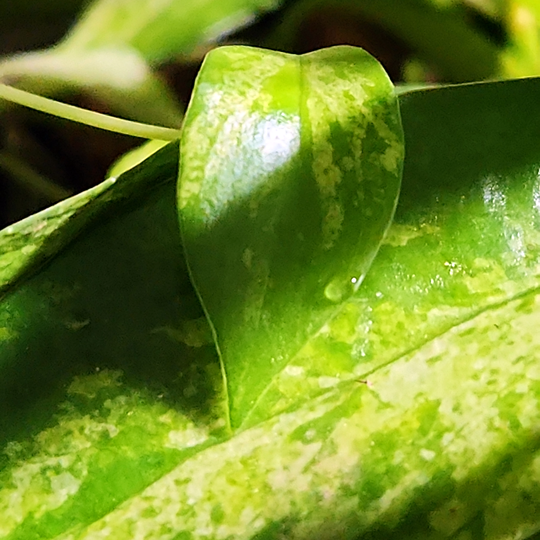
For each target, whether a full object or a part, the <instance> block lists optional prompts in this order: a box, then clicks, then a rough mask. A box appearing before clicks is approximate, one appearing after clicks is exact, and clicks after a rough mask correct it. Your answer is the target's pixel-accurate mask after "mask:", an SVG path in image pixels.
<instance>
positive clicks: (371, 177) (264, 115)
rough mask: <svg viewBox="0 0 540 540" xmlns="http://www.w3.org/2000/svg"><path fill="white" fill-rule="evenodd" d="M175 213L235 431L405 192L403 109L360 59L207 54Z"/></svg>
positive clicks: (342, 288) (186, 133)
mask: <svg viewBox="0 0 540 540" xmlns="http://www.w3.org/2000/svg"><path fill="white" fill-rule="evenodd" d="M181 148H182V149H181V155H182V160H181V164H180V180H179V183H180V184H179V212H180V219H181V225H182V236H183V242H184V249H185V251H186V254H187V261H188V265H189V268H190V270H191V275H192V279H193V281H194V284H195V286H196V288H197V290H198V292H199V294H200V296H201V299H202V303H203V306H204V307H205V309H206V311H207V314H208V316H209V319H210V322H211V324H212V325H213V328H214V330H215V333H216V338H217V344H218V348H219V351H220V354H221V358H222V361H223V366H224V372H225V376H226V379H227V389H228V395H229V400H230V409H231V423H232V425H233V427H238V426H240V425H241V424H242V422H243V421H244V419H245V418H246V416H248V415H249V413H250V411H251V409H252V408H253V407H254V406H255V404H256V402H257V400H258V399H259V398H260V397H261V395H262V394H263V392H264V390H265V388H266V387H268V384H269V381H271V379H272V377H274V376H275V375H276V374H277V373H279V372H280V371H281V370H282V369H283V367H284V366H286V365H287V364H288V363H289V362H290V361H291V358H292V357H293V356H294V355H295V354H296V353H297V352H298V350H299V349H300V348H301V347H302V346H303V345H304V344H305V343H306V342H307V340H308V339H309V338H310V337H311V336H313V335H314V334H315V333H317V332H318V331H319V330H320V329H321V327H322V326H323V325H324V324H325V323H326V322H327V321H328V320H329V319H330V318H331V317H332V316H333V315H334V314H335V312H336V310H337V306H339V305H340V303H341V302H343V301H344V300H345V299H346V298H347V297H349V296H350V295H351V294H352V293H353V292H354V291H355V290H357V289H358V287H359V286H360V284H361V282H362V280H363V278H364V276H365V274H366V272H367V270H368V268H369V265H370V264H371V261H372V260H373V257H374V255H375V253H376V252H377V249H378V247H379V245H380V242H381V241H382V238H383V235H384V233H385V231H386V229H387V227H388V226H389V224H390V222H391V219H392V216H393V213H394V209H395V204H396V200H397V196H398V193H399V186H400V181H401V171H402V160H403V135H402V130H401V124H400V119H399V112H398V106H397V98H396V97H395V95H394V92H393V87H392V85H391V83H390V81H389V80H388V78H387V76H386V74H385V73H384V71H383V70H382V68H381V67H380V65H379V64H378V63H377V61H376V60H375V59H373V58H372V57H371V56H370V55H368V54H367V53H366V52H364V51H362V50H361V49H355V48H353V47H335V48H330V49H325V50H322V51H318V52H316V53H311V54H308V55H304V56H293V55H285V54H282V53H275V52H269V51H261V50H258V49H251V48H246V47H224V48H221V49H217V50H215V51H213V52H212V53H210V54H209V55H208V57H207V59H206V60H205V64H204V65H203V67H202V69H201V73H200V75H199V77H198V81H197V84H196V88H195V92H194V96H193V98H192V101H191V104H190V108H189V113H188V114H187V116H186V120H185V124H184V128H183V134H182V145H181Z"/></svg>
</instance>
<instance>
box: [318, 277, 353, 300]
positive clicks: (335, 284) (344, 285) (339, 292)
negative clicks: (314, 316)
mask: <svg viewBox="0 0 540 540" xmlns="http://www.w3.org/2000/svg"><path fill="white" fill-rule="evenodd" d="M352 290H353V284H352V283H351V282H350V281H349V282H344V281H343V280H339V279H334V280H332V281H331V282H330V283H329V284H328V285H327V286H326V287H325V289H324V296H326V298H327V299H328V300H330V302H336V303H337V302H341V301H342V300H343V299H344V298H345V297H347V296H348V295H349V294H351V292H352Z"/></svg>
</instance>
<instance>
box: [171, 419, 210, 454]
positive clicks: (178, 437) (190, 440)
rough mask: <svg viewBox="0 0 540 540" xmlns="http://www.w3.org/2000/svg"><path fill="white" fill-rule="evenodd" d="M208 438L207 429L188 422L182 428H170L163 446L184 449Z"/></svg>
mask: <svg viewBox="0 0 540 540" xmlns="http://www.w3.org/2000/svg"><path fill="white" fill-rule="evenodd" d="M207 439H208V430H207V429H204V428H198V427H196V426H195V425H194V424H191V423H190V424H188V425H186V426H185V428H184V429H182V430H178V429H176V430H172V431H170V432H169V435H168V438H167V441H166V443H165V446H166V447H167V448H177V449H178V450H184V449H186V448H192V447H193V446H197V445H199V444H202V443H203V442H205V441H206V440H207Z"/></svg>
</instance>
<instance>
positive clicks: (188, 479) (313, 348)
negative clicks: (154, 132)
mask: <svg viewBox="0 0 540 540" xmlns="http://www.w3.org/2000/svg"><path fill="white" fill-rule="evenodd" d="M539 92H540V81H538V80H523V81H515V82H506V83H496V84H484V85H476V86H461V87H454V88H447V89H437V90H429V91H423V92H416V93H411V94H409V95H403V96H401V97H400V104H401V113H402V118H403V125H404V130H405V133H406V143H407V157H406V161H405V168H404V177H403V184H402V192H401V197H400V202H399V205H398V209H397V213H396V217H395V221H394V225H393V227H392V229H391V231H390V234H389V236H388V237H387V239H386V242H385V244H384V245H383V246H382V247H381V249H380V251H379V253H378V255H377V257H376V259H375V261H374V263H373V265H372V267H371V269H370V271H369V273H368V275H367V277H366V280H365V281H364V283H363V285H362V287H361V288H360V289H359V290H358V291H357V292H356V293H355V294H354V295H353V296H352V297H351V298H349V299H348V300H346V301H345V302H343V303H342V304H341V307H340V310H339V312H338V313H337V314H336V316H335V318H334V319H333V320H332V321H331V322H330V323H329V324H328V325H327V326H326V327H325V328H324V330H323V331H322V332H320V333H319V334H318V335H317V336H315V338H314V339H312V340H311V341H310V342H309V343H308V344H307V345H306V346H305V347H304V348H303V349H302V351H301V352H300V354H299V355H297V357H296V358H295V362H294V363H291V364H289V365H287V366H286V367H285V368H284V369H283V371H282V373H281V374H280V375H279V376H278V377H275V378H274V379H273V388H272V389H271V390H269V391H267V393H266V396H267V398H268V399H267V400H266V401H265V400H261V401H260V402H259V404H258V408H257V410H256V411H254V412H253V413H252V420H257V421H258V422H259V423H258V424H257V425H256V426H253V427H251V428H248V429H245V430H244V431H242V432H236V433H233V434H232V435H230V434H228V433H227V431H226V430H224V429H223V428H224V425H225V423H224V418H225V407H224V405H225V402H224V401H223V397H222V394H221V392H220V389H221V383H222V380H221V375H220V370H219V363H218V359H217V357H216V356H215V354H214V353H213V349H212V347H211V346H209V345H205V343H207V342H208V336H205V333H204V328H205V327H204V319H202V320H201V319H200V316H201V314H202V313H201V310H200V307H199V305H198V303H197V301H196V298H195V296H194V292H193V290H192V288H191V286H190V284H189V280H188V278H187V273H186V269H185V265H184V263H183V262H182V261H183V259H182V252H181V249H180V245H179V243H178V227H177V223H176V208H175V189H176V186H175V178H174V176H175V168H176V159H177V152H176V150H175V148H174V147H173V146H169V147H167V148H166V149H164V150H162V151H161V152H160V153H158V154H157V155H156V156H154V157H153V158H151V160H149V161H147V162H145V163H144V164H142V165H141V166H139V167H137V168H136V169H134V170H132V171H130V172H128V173H127V174H126V175H125V176H124V177H121V178H120V179H119V180H118V181H117V182H116V184H114V185H110V186H105V187H104V190H105V189H106V191H103V193H108V194H109V196H110V199H109V200H110V206H109V208H108V209H105V210H99V211H98V210H97V208H94V210H96V212H95V214H94V218H95V219H94V218H92V215H91V214H86V213H84V214H81V215H82V216H86V221H85V222H84V227H83V228H82V230H81V229H78V233H79V236H78V237H77V238H76V239H75V240H73V235H72V234H67V235H66V236H64V237H62V235H64V234H66V229H69V227H70V226H71V222H70V220H67V221H64V222H63V224H62V225H61V226H60V225H59V229H58V231H57V234H58V236H57V238H58V244H57V246H56V250H57V251H58V254H57V256H56V257H55V258H54V259H52V260H51V261H50V262H49V263H48V264H47V265H46V266H44V267H43V268H41V270H40V271H35V269H34V275H30V274H26V275H25V279H24V280H13V281H12V282H11V283H10V287H9V291H8V292H7V293H6V294H5V295H4V296H3V298H2V302H1V304H0V309H1V317H2V324H1V328H2V330H1V339H2V340H3V342H2V347H0V359H1V360H0V366H1V370H2V374H1V376H0V385H1V386H2V391H1V392H0V396H2V400H3V403H2V407H1V408H0V411H1V414H2V415H3V416H2V417H1V418H2V429H1V430H0V433H1V434H2V445H3V448H4V451H3V453H2V461H1V467H2V470H1V471H0V516H1V518H2V519H1V520H0V538H2V539H9V540H14V539H17V540H34V539H35V540H38V539H39V540H44V539H55V540H81V539H84V540H95V539H96V538H100V537H101V538H102V537H105V538H106V537H107V536H109V537H114V538H115V539H118V540H128V539H129V540H132V539H133V538H141V539H144V540H165V539H167V540H168V539H175V540H177V539H182V538H201V539H202V538H227V537H230V536H233V537H235V538H250V539H259V540H260V539H261V538H283V537H287V538H301V539H307V538H310V539H311V538H336V537H339V538H345V539H346V538H351V539H352V538H356V537H358V536H360V535H361V536H363V537H367V538H373V539H386V540H387V539H389V538H391V539H396V540H397V539H400V540H401V539H409V538H410V539H413V538H414V539H419V538H423V539H434V538H460V539H463V538H475V539H476V538H482V539H490V540H491V539H493V540H495V539H502V538H508V537H513V538H527V537H529V536H530V535H531V534H533V533H534V532H535V531H537V530H538V528H539V527H540V523H539V522H538V515H539V504H538V501H539V500H540V489H539V487H538V486H539V485H540V478H539V473H538V459H539V457H538V456H539V455H540V454H539V448H538V445H539V442H538V437H537V423H538V416H539V413H540V411H539V410H538V395H539V392H540V373H539V372H538V365H539V357H540V341H539V333H538V331H537V329H538V325H539V324H540V305H539V299H538V285H539V270H538V257H539V256H540V235H539V234H538V232H539V230H540V223H539V213H538V199H539V195H538V193H539V190H540V187H539V186H540V184H539V177H538V170H539V168H540V150H539V149H540V127H539V124H538V122H537V121H536V119H537V118H539V117H540V105H539V102H538V99H537V96H538V93H539ZM154 182H157V185H155V189H149V188H150V186H152V185H153V183H154ZM122 186H124V188H125V189H127V186H130V189H133V190H134V191H133V192H131V193H132V194H131V195H130V196H129V197H127V192H124V194H125V195H126V197H124V196H120V195H121V191H119V192H117V191H116V190H117V189H119V188H120V187H122ZM139 189H140V190H141V193H140V195H139V196H133V193H137V192H138V191H139ZM115 194H116V195H118V196H116V195H115ZM90 198H91V197H88V199H90ZM76 204H78V203H77V201H74V205H76ZM89 204H90V203H89ZM96 205H97V207H100V206H101V202H100V200H99V199H96ZM91 207H92V205H91V204H90V206H87V207H86V210H85V212H87V211H89V210H91ZM64 210H65V211H66V212H67V211H68V209H67V208H66V207H64ZM37 219H40V220H41V219H43V216H40V217H39V218H36V223H37ZM51 223H52V222H51ZM31 225H32V223H31V222H30V221H29V222H26V223H25V224H24V228H23V227H22V225H21V226H20V227H21V229H19V226H15V227H14V229H12V231H11V232H10V233H9V234H7V233H6V232H3V233H2V237H1V239H2V242H3V243H2V246H3V247H5V248H7V247H8V246H9V245H12V246H14V249H13V250H12V251H17V252H18V248H16V246H15V244H14V242H15V241H16V240H17V239H18V240H21V238H20V237H19V236H18V235H19V232H24V229H26V230H30V228H31ZM62 231H63V232H62ZM62 238H63V240H62ZM66 238H68V239H71V243H70V244H69V245H65V246H64V248H63V249H61V250H60V249H59V247H58V246H59V245H64V243H65V239H66ZM21 244H22V242H20V245H21ZM21 249H22V245H21ZM48 254H49V255H50V252H48ZM0 260H3V258H2V259H0ZM190 302H192V303H191V304H190ZM87 321H88V322H87ZM96 367H97V368H100V369H99V371H96ZM329 370H332V371H333V373H334V376H332V377H331V376H329V375H328V372H329ZM359 377H361V378H363V377H366V378H367V380H368V381H369V383H370V385H369V386H368V385H366V384H363V383H360V382H359V380H358V379H359ZM272 394H273V395H272Z"/></svg>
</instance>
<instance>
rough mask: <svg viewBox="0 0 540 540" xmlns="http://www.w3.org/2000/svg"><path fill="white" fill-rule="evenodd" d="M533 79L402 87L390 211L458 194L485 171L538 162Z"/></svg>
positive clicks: (539, 118) (539, 105) (539, 130)
mask: <svg viewBox="0 0 540 540" xmlns="http://www.w3.org/2000/svg"><path fill="white" fill-rule="evenodd" d="M539 88H540V85H539V83H538V80H537V79H522V80H517V81H506V82H504V81H503V82H499V83H495V84H493V83H484V84H476V85H463V86H461V87H456V86H454V87H447V88H439V89H431V90H423V91H417V92H410V93H406V94H403V95H402V96H400V106H401V116H402V121H403V129H404V132H405V167H404V171H403V182H402V187H401V195H400V199H399V204H398V208H397V214H396V218H397V220H398V221H399V220H400V218H401V217H402V216H405V215H406V214H407V212H408V211H409V208H418V207H426V208H427V207H430V206H436V204H437V198H438V197H439V195H440V194H441V193H448V194H452V195H456V196H461V195H463V194H467V193H469V192H470V190H471V188H474V187H475V186H477V185H478V184H479V182H481V181H482V180H483V179H485V178H486V177H488V176H489V175H493V176H495V177H496V178H497V179H500V180H501V181H504V177H505V175H506V174H508V173H512V172H515V171H523V170H524V168H525V169H526V170H530V169H531V168H532V167H536V170H538V165H540V100H538V90H539Z"/></svg>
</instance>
